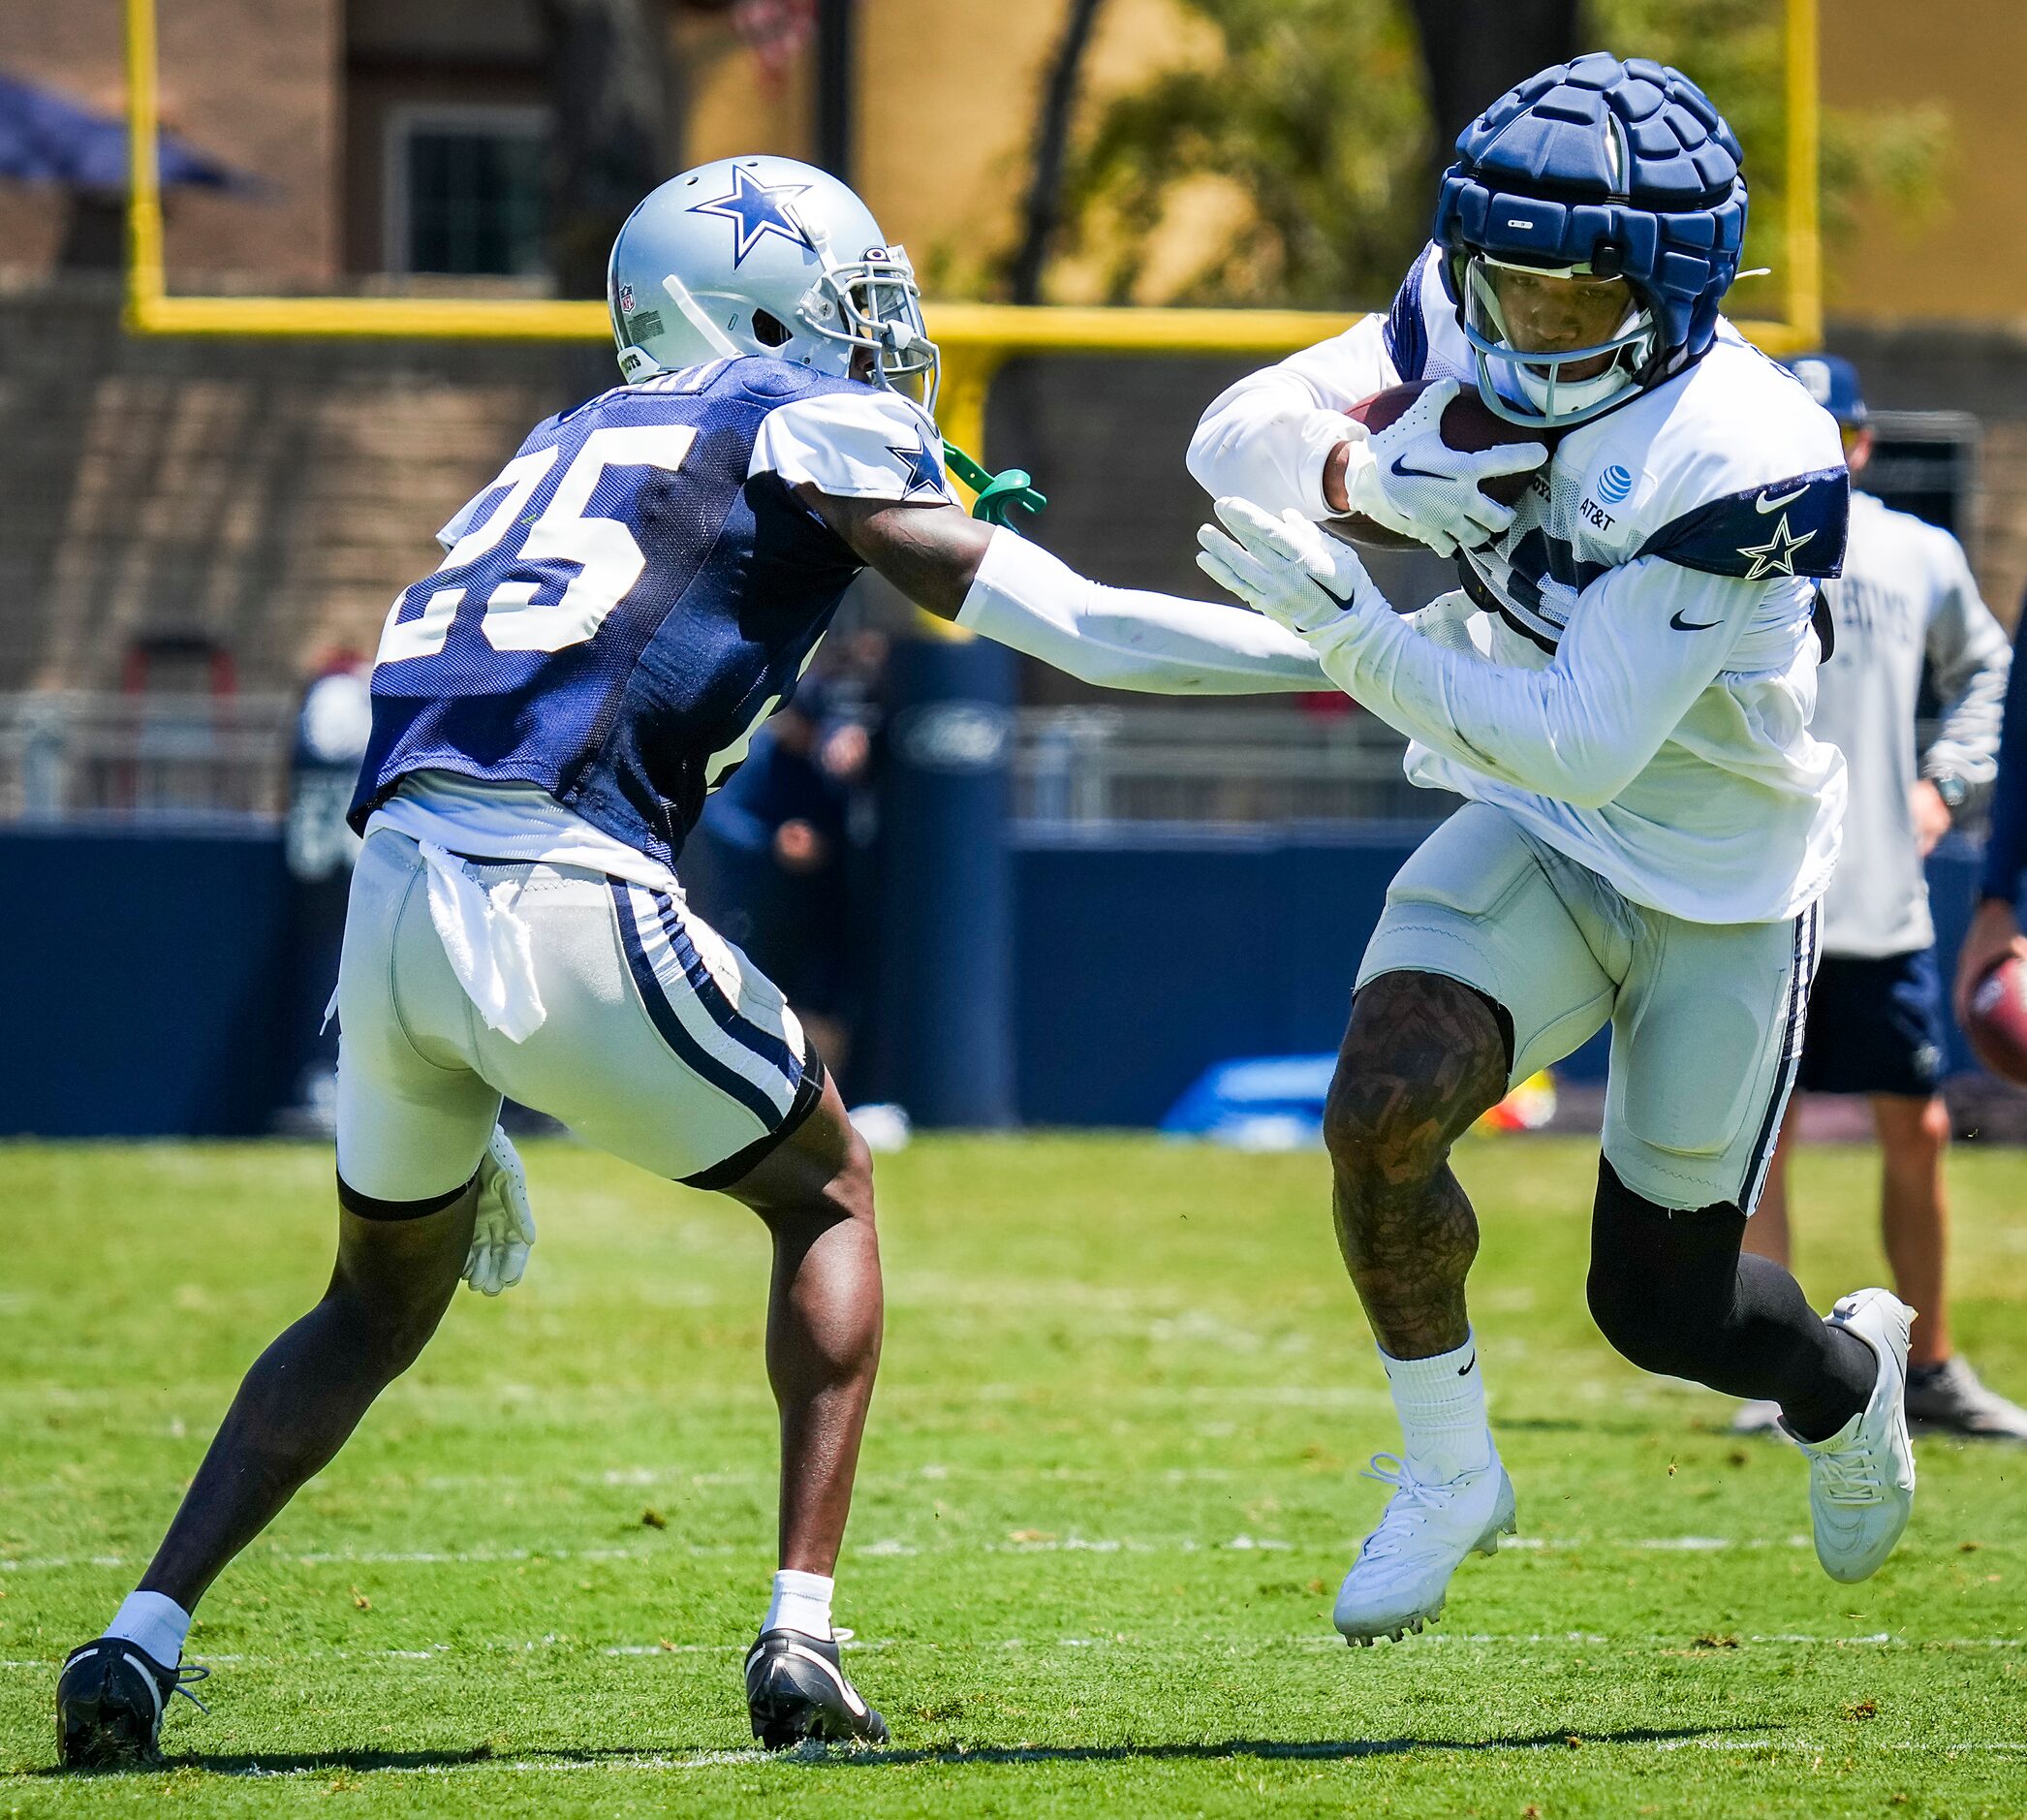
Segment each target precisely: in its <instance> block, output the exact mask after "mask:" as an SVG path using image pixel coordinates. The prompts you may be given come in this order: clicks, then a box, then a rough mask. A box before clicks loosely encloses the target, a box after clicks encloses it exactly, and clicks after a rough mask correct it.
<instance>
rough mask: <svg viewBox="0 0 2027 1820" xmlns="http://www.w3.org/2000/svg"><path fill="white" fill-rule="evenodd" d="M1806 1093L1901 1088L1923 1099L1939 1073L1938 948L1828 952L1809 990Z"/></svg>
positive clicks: (1804, 1073) (1801, 1084)
mask: <svg viewBox="0 0 2027 1820" xmlns="http://www.w3.org/2000/svg"><path fill="white" fill-rule="evenodd" d="M1806 1028H1807V1034H1806V1035H1805V1036H1804V1037H1803V1039H1802V1069H1801V1076H1800V1079H1799V1080H1798V1081H1797V1082H1796V1083H1795V1084H1796V1085H1797V1086H1798V1087H1799V1088H1800V1089H1801V1090H1802V1091H1803V1092H1804V1093H1898V1094H1904V1095H1906V1096H1907V1097H1908V1098H1910V1099H1919V1100H1925V1099H1927V1098H1928V1096H1929V1095H1930V1094H1931V1093H1933V1092H1934V1091H1935V1090H1936V1083H1937V1082H1939V1081H1940V1080H1941V1079H1942V1075H1943V1045H1944V1042H1945V1032H1944V1029H1943V988H1942V982H1941V979H1940V977H1939V976H1938V974H1937V972H1936V951H1935V950H1934V949H1933V948H1921V949H1918V950H1916V952H1915V953H1913V954H1911V955H1882V956H1880V957H1878V958H1876V959H1874V958H1869V957H1858V956H1854V955H1825V956H1824V957H1823V961H1822V964H1821V965H1819V966H1818V968H1817V970H1816V985H1815V988H1814V989H1813V990H1812V991H1811V992H1810V994H1809V1021H1808V1024H1807V1027H1806Z"/></svg>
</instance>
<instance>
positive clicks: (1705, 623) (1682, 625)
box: [1668, 608, 1719, 632]
mask: <svg viewBox="0 0 2027 1820" xmlns="http://www.w3.org/2000/svg"><path fill="white" fill-rule="evenodd" d="M1718 623H1719V622H1718V621H1717V620H1715V619H1685V618H1683V616H1682V611H1681V609H1680V608H1677V609H1676V610H1675V612H1674V615H1673V616H1672V617H1671V618H1670V619H1669V620H1668V625H1669V626H1670V627H1671V628H1672V629H1673V630H1675V631H1677V632H1708V631H1709V630H1710V628H1711V627H1712V626H1714V625H1716V624H1718Z"/></svg>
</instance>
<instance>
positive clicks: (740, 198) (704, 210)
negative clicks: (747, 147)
mask: <svg viewBox="0 0 2027 1820" xmlns="http://www.w3.org/2000/svg"><path fill="white" fill-rule="evenodd" d="M808 188H809V185H808V184H806V183H777V184H775V185H774V186H773V188H771V189H769V188H768V187H767V185H766V184H764V183H763V182H761V180H760V179H759V178H758V177H756V176H755V175H754V174H753V173H752V172H750V171H748V170H746V169H745V168H744V167H743V166H740V165H734V166H733V173H732V194H731V195H730V196H720V197H717V198H715V199H713V200H712V201H710V202H708V203H698V204H694V205H693V206H692V207H691V209H690V211H689V212H690V213H691V214H693V215H723V216H724V217H725V218H726V219H727V220H728V221H730V222H732V223H733V227H734V228H735V230H736V231H737V234H738V242H737V244H736V245H735V246H734V247H733V254H732V264H733V270H734V271H736V270H737V269H738V268H739V264H740V262H741V261H742V260H743V259H745V257H746V255H747V254H748V253H750V252H752V251H753V249H754V247H755V246H756V245H758V244H759V242H760V240H761V237H762V235H768V234H778V235H781V237H782V238H783V239H784V240H792V241H794V242H795V245H797V246H807V247H809V248H810V251H811V252H814V251H816V248H815V247H814V246H811V245H810V238H809V235H808V233H807V232H806V231H805V230H804V228H803V226H802V224H801V223H800V222H799V221H797V220H796V219H795V216H794V215H793V214H791V213H790V212H789V210H788V208H787V206H786V204H787V202H788V199H789V198H790V197H792V196H800V195H801V194H802V192H803V191H804V190H806V189H808Z"/></svg>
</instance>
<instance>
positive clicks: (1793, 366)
mask: <svg viewBox="0 0 2027 1820" xmlns="http://www.w3.org/2000/svg"><path fill="white" fill-rule="evenodd" d="M1782 364H1783V365H1785V366H1786V367H1787V368H1788V370H1789V371H1790V372H1791V373H1793V375H1794V376H1795V378H1797V379H1798V380H1800V381H1801V382H1802V390H1803V391H1805V392H1807V393H1808V394H1809V396H1810V397H1812V398H1814V399H1815V400H1816V402H1817V403H1818V404H1820V405H1822V406H1823V408H1824V410H1825V411H1827V412H1828V413H1829V414H1830V415H1831V416H1832V417H1834V418H1835V419H1836V420H1837V422H1838V423H1840V424H1844V425H1845V427H1846V428H1848V429H1862V428H1864V426H1865V419H1866V415H1867V413H1866V410H1865V394H1864V393H1863V392H1860V391H1859V390H1858V369H1857V368H1856V367H1855V366H1854V365H1853V364H1852V363H1851V362H1850V361H1847V360H1846V359H1845V358H1844V357H1843V356H1842V355H1841V354H1800V355H1797V356H1795V358H1794V359H1793V360H1792V361H1783V362H1782Z"/></svg>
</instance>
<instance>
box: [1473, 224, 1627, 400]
mask: <svg viewBox="0 0 2027 1820" xmlns="http://www.w3.org/2000/svg"><path fill="white" fill-rule="evenodd" d="M1462 263H1463V267H1464V269H1463V276H1462V282H1461V283H1460V285H1459V286H1458V289H1459V291H1460V292H1461V294H1462V297H1463V299H1464V307H1463V310H1462V313H1461V314H1462V328H1463V330H1464V339H1465V340H1466V341H1468V342H1469V343H1470V344H1471V351H1472V356H1473V360H1474V361H1475V363H1476V365H1477V372H1478V389H1479V395H1480V396H1481V397H1482V398H1483V399H1484V401H1485V405H1486V407H1487V409H1489V410H1491V411H1493V412H1494V413H1496V414H1497V415H1498V416H1500V417H1503V418H1505V419H1506V420H1507V422H1508V423H1510V424H1530V425H1534V424H1539V425H1541V426H1543V427H1544V428H1562V427H1566V426H1568V425H1570V424H1581V423H1584V422H1585V421H1587V420H1588V419H1590V418H1593V417H1596V416H1598V415H1599V414H1600V413H1601V412H1603V411H1605V410H1606V409H1608V408H1609V407H1610V406H1612V405H1613V404H1616V403H1617V402H1619V400H1620V399H1621V398H1622V397H1623V396H1624V395H1625V394H1627V393H1628V392H1632V391H1633V390H1635V389H1636V388H1637V386H1638V385H1639V383H1640V382H1639V375H1640V373H1641V371H1642V370H1643V369H1644V368H1645V367H1646V365H1647V364H1648V361H1650V359H1651V358H1652V355H1653V351H1654V314H1653V311H1652V310H1650V309H1648V308H1647V307H1646V305H1645V304H1643V303H1642V302H1641V301H1640V300H1639V298H1638V297H1637V294H1636V293H1635V291H1634V290H1633V287H1632V286H1631V285H1629V284H1628V283H1627V281H1626V280H1625V279H1624V278H1618V277H1605V276H1601V275H1599V274H1597V273H1594V272H1593V271H1592V270H1591V269H1590V267H1588V266H1552V267H1551V266H1523V265H1516V264H1513V263H1512V262H1510V261H1507V260H1501V259H1495V258H1493V257H1492V255H1491V254H1489V253H1481V252H1471V253H1469V254H1467V255H1466V256H1465V258H1464V260H1463V262H1462Z"/></svg>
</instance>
